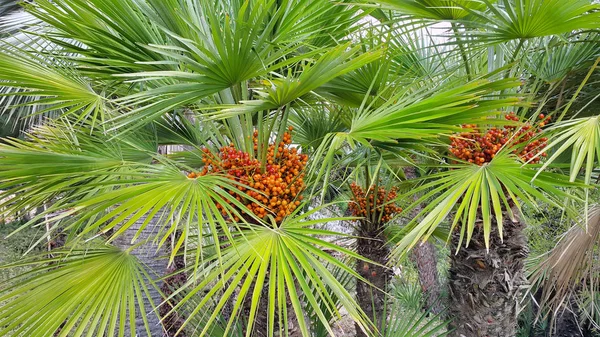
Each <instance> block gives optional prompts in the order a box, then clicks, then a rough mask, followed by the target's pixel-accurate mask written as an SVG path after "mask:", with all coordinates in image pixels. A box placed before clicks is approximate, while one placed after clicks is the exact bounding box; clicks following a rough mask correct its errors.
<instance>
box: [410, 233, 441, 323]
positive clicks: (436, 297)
mask: <svg viewBox="0 0 600 337" xmlns="http://www.w3.org/2000/svg"><path fill="white" fill-rule="evenodd" d="M411 259H412V260H413V262H414V263H415V265H416V266H417V272H418V274H419V283H421V289H422V290H423V296H424V297H425V305H426V306H427V307H426V309H427V310H429V311H431V312H432V313H434V314H439V313H440V312H442V311H443V310H444V304H443V303H442V301H441V293H442V286H441V285H440V280H439V277H438V271H437V256H436V249H435V246H434V245H433V243H431V242H429V241H425V242H423V243H421V244H418V245H416V246H415V247H414V248H413V249H412V251H411Z"/></svg>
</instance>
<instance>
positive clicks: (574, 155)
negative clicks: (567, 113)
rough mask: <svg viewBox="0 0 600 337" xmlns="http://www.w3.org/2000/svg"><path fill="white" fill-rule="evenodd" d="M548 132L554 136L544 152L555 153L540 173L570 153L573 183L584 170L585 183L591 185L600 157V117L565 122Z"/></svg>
mask: <svg viewBox="0 0 600 337" xmlns="http://www.w3.org/2000/svg"><path fill="white" fill-rule="evenodd" d="M548 132H550V133H554V134H553V136H552V139H551V140H550V141H549V142H548V145H547V146H546V147H545V148H544V149H543V150H542V151H550V150H553V153H552V155H551V156H550V157H549V158H548V160H547V161H546V162H545V163H544V165H542V167H541V169H540V172H541V171H542V170H545V169H546V168H548V167H549V166H550V165H551V164H552V163H553V162H554V161H556V160H557V158H558V157H559V156H560V155H561V154H563V153H565V152H566V151H570V152H571V163H570V169H571V173H570V179H571V181H574V180H575V179H576V178H577V176H578V175H579V174H580V171H581V169H582V168H584V170H585V175H584V177H585V179H584V181H585V183H586V184H589V183H590V182H591V179H592V172H593V170H594V168H595V163H596V160H597V156H600V116H593V117H586V118H577V119H572V120H568V121H563V122H560V123H558V124H556V125H554V126H552V127H551V128H549V129H548ZM584 164H585V167H584Z"/></svg>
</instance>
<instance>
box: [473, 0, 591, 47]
mask: <svg viewBox="0 0 600 337" xmlns="http://www.w3.org/2000/svg"><path fill="white" fill-rule="evenodd" d="M483 2H484V3H485V4H486V5H487V6H486V7H487V8H486V10H485V11H477V10H472V11H470V12H471V13H473V14H474V15H475V16H476V17H477V19H476V22H477V26H478V28H479V29H478V30H475V31H469V32H468V33H467V34H469V35H470V38H473V37H474V38H476V39H477V40H478V41H479V42H485V43H500V42H506V41H510V40H521V41H523V40H526V39H531V38H536V37H543V36H549V35H559V34H564V33H571V32H574V31H578V30H587V29H595V28H597V25H598V20H600V12H598V8H599V7H598V6H599V5H598V4H592V3H591V2H590V1H589V0H498V1H497V2H496V3H495V4H493V3H492V1H488V0H483Z"/></svg>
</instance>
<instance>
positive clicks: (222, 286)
mask: <svg viewBox="0 0 600 337" xmlns="http://www.w3.org/2000/svg"><path fill="white" fill-rule="evenodd" d="M326 206H327V205H324V206H321V207H318V208H315V209H313V210H311V211H309V212H306V213H304V214H302V215H296V216H292V217H289V218H286V220H284V222H283V223H282V224H281V225H279V226H275V225H270V224H264V225H261V226H255V227H253V229H252V230H247V231H241V232H239V233H237V234H236V235H234V236H233V240H234V242H235V244H234V245H232V246H230V247H227V248H225V249H223V250H222V257H221V258H219V257H218V256H216V255H213V256H209V257H207V258H206V260H205V261H206V263H205V264H203V267H202V268H200V269H195V268H196V267H193V266H192V267H189V268H188V272H189V274H190V275H193V276H190V280H189V282H188V283H187V284H186V285H184V286H183V287H182V289H186V288H189V291H187V292H186V293H185V294H186V295H185V297H184V298H183V299H182V300H181V301H180V302H179V304H178V306H185V303H186V302H187V301H189V300H193V298H194V297H195V296H198V295H199V294H201V291H203V290H204V289H207V290H208V291H207V292H206V293H205V294H204V295H200V296H201V297H202V299H201V300H200V301H199V302H196V303H197V306H196V307H195V309H194V310H193V311H192V312H191V313H189V315H190V317H189V318H188V319H187V321H186V323H185V324H186V325H187V324H189V323H190V322H192V321H194V320H195V319H194V318H193V317H195V316H197V315H200V316H201V317H202V319H201V320H202V321H203V322H205V323H206V325H205V326H204V327H200V329H198V333H199V336H204V335H206V334H207V333H209V332H210V329H211V324H213V323H215V322H218V321H217V320H218V319H219V313H220V312H221V310H222V309H223V307H224V306H225V304H226V303H227V302H228V301H229V302H231V303H232V304H233V309H232V312H231V318H230V320H229V322H228V327H227V328H228V329H230V328H231V326H233V324H234V322H235V321H236V316H237V315H238V314H240V310H241V308H242V305H243V303H244V301H249V303H250V312H249V317H248V319H247V321H248V327H247V331H248V332H247V334H246V336H250V333H251V331H252V327H253V324H254V322H255V317H256V313H257V310H258V307H259V305H260V303H261V298H262V299H263V301H264V300H265V298H264V296H267V298H266V303H267V311H268V329H269V332H268V335H269V336H272V335H273V334H274V332H275V331H276V330H275V328H276V327H277V326H279V329H281V328H282V327H283V326H284V324H286V323H285V322H287V319H286V318H284V315H287V313H288V312H293V313H294V314H295V316H296V318H297V320H298V324H299V328H300V330H301V332H302V335H303V336H306V337H307V336H310V332H309V326H308V322H307V321H305V316H304V306H308V307H310V310H309V312H310V313H311V315H312V316H313V319H315V320H318V321H319V322H320V323H321V324H322V325H323V326H324V327H325V328H326V329H327V331H328V333H329V334H330V335H333V334H334V333H333V330H332V328H331V327H330V325H329V321H330V319H331V317H337V318H340V317H341V316H340V311H339V308H338V303H339V305H341V306H342V307H344V308H345V309H346V310H347V311H348V313H349V315H350V317H352V318H353V319H354V320H355V321H356V322H357V323H359V325H360V326H361V327H362V328H363V329H365V330H366V331H370V330H372V328H373V327H372V325H371V323H369V322H368V320H367V319H366V318H365V315H364V313H363V312H362V311H361V310H360V309H359V308H358V305H357V304H356V302H355V301H354V299H353V297H352V295H351V294H350V293H349V292H348V291H347V290H346V289H345V287H344V286H343V284H342V283H340V281H339V280H338V278H337V277H335V275H334V274H332V272H331V271H330V270H329V269H328V266H333V267H334V268H339V269H340V270H341V272H340V271H339V272H337V273H336V275H338V276H340V273H343V274H349V275H351V276H352V277H356V278H361V276H360V275H358V274H357V273H356V272H355V271H354V270H353V269H352V268H351V267H349V266H347V265H345V264H344V263H342V262H340V261H339V260H337V259H336V258H334V257H333V256H332V255H330V254H328V253H326V252H324V251H323V249H328V250H331V251H335V252H338V253H341V254H344V255H347V256H349V257H351V258H354V259H359V260H363V258H362V257H361V256H359V255H357V254H356V253H354V252H351V251H349V250H347V249H344V248H342V247H339V246H337V245H335V244H332V243H329V242H327V241H324V240H321V239H318V238H316V237H315V235H339V234H340V233H334V232H330V231H326V230H318V229H313V225H315V224H317V223H322V222H327V221H336V220H343V219H345V218H327V219H319V220H309V217H310V216H311V215H312V214H314V213H316V212H319V210H320V209H322V208H323V207H326ZM236 289H237V290H236ZM263 289H264V290H263ZM180 291H181V290H180ZM236 293H237V296H234V294H236ZM177 294H178V293H175V294H174V295H173V296H177ZM300 294H302V295H300ZM217 295H219V296H218V298H219V300H218V303H217V304H216V306H215V307H214V308H213V309H210V310H208V309H209V307H210V305H211V299H212V298H214V297H215V296H217ZM300 298H303V299H304V300H303V301H304V303H302V302H300ZM288 300H289V303H290V304H288ZM290 306H291V308H290ZM289 309H291V310H289ZM174 310H177V306H176V307H175V308H174ZM277 323H278V324H277ZM279 333H282V334H285V333H286V332H285V331H280V332H279Z"/></svg>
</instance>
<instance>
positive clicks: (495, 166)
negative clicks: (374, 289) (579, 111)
mask: <svg viewBox="0 0 600 337" xmlns="http://www.w3.org/2000/svg"><path fill="white" fill-rule="evenodd" d="M448 169H449V170H448V171H445V172H440V173H437V174H433V175H430V176H428V177H427V178H425V180H426V183H425V184H423V185H422V186H420V187H418V188H416V189H414V190H413V191H411V193H419V192H425V193H424V194H423V196H422V197H421V198H419V200H417V201H415V202H414V203H413V204H412V205H411V207H409V208H407V209H406V210H405V211H408V210H410V209H411V208H412V207H414V206H415V205H419V204H421V203H423V202H424V201H426V200H429V198H431V197H432V196H435V198H434V199H433V200H431V201H430V202H429V203H428V204H427V206H425V207H424V208H423V210H422V211H421V212H420V213H419V215H418V216H417V217H416V218H415V220H413V221H412V222H411V223H409V225H408V226H407V229H406V231H405V235H404V237H403V238H402V240H401V241H400V243H399V244H398V245H397V246H396V247H395V248H394V251H393V254H394V255H397V256H401V255H404V254H405V253H406V252H407V250H408V249H410V248H411V247H413V246H414V245H415V244H417V243H418V242H419V241H421V240H426V239H427V238H428V237H429V236H431V235H432V234H433V232H434V231H435V230H436V229H437V228H438V226H440V224H442V222H443V221H444V220H445V219H446V217H448V215H449V214H452V216H451V217H452V229H451V231H452V230H454V228H456V227H457V226H458V225H459V224H460V233H461V240H460V241H461V242H460V244H459V245H458V247H460V245H462V242H463V241H464V242H465V243H466V244H467V245H468V244H469V241H470V240H471V235H472V234H473V231H474V228H475V226H476V223H478V222H481V225H482V226H483V233H484V241H485V245H486V246H487V247H489V242H490V235H491V233H492V231H497V232H498V234H499V236H500V238H502V233H503V225H502V224H503V222H502V220H503V213H505V212H506V213H508V215H509V217H511V218H515V217H518V216H520V215H519V214H515V213H514V212H513V211H512V208H513V207H512V206H513V205H514V206H516V208H517V209H518V210H520V208H521V204H522V203H526V204H528V205H530V206H532V207H534V208H537V204H538V203H539V202H544V203H547V204H549V205H552V206H554V207H558V208H563V206H562V205H563V204H564V200H565V199H568V198H576V197H573V196H570V194H569V193H568V192H567V191H566V189H565V188H568V187H583V186H586V185H584V184H582V183H580V182H577V183H572V182H569V179H568V177H565V176H563V175H560V174H554V173H548V172H544V173H539V174H538V171H537V170H536V169H535V168H531V167H522V164H521V162H520V161H519V160H518V158H516V157H515V155H513V154H509V153H507V151H502V152H500V153H498V154H497V155H496V156H495V157H494V158H493V160H492V161H491V162H489V163H487V164H484V165H482V166H477V165H474V164H472V165H466V166H463V165H456V166H449V167H448ZM536 174H538V176H537V179H536V180H535V181H534V182H533V183H532V178H533V177H534V176H535V175H536ZM421 217H422V220H420V221H419V220H417V219H420V218H421ZM479 217H481V219H479ZM492 224H495V227H496V228H492Z"/></svg>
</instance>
